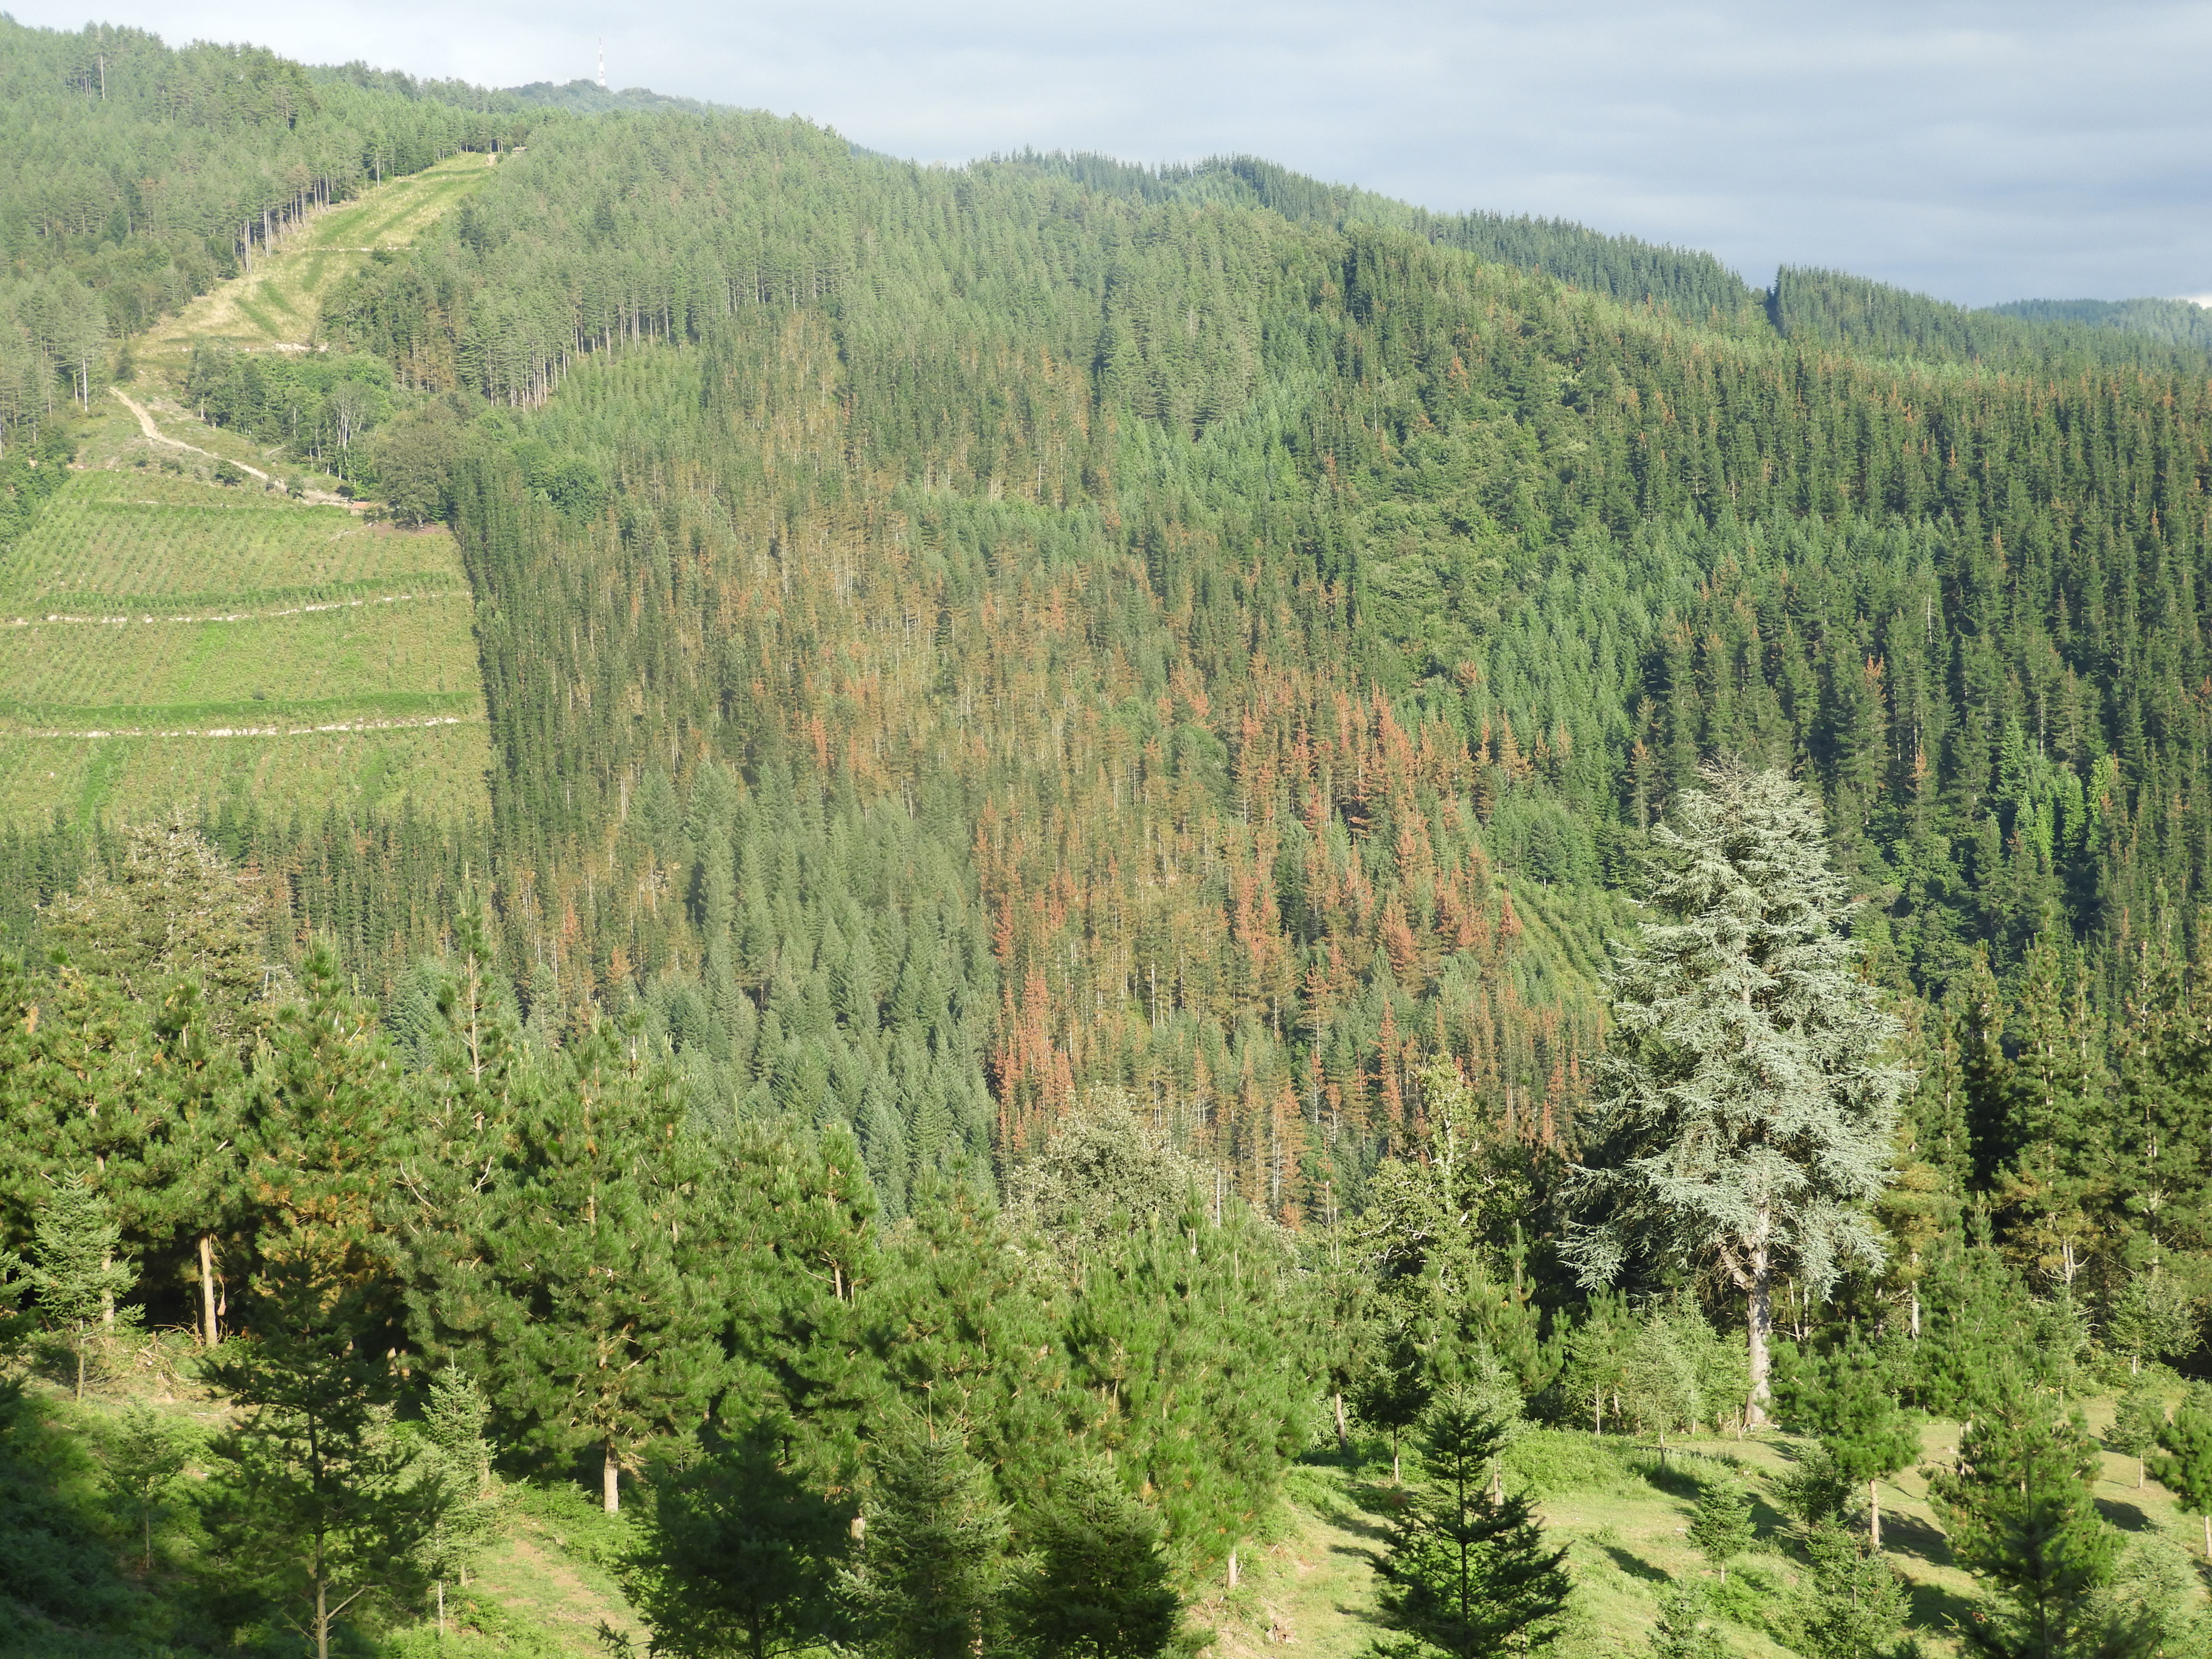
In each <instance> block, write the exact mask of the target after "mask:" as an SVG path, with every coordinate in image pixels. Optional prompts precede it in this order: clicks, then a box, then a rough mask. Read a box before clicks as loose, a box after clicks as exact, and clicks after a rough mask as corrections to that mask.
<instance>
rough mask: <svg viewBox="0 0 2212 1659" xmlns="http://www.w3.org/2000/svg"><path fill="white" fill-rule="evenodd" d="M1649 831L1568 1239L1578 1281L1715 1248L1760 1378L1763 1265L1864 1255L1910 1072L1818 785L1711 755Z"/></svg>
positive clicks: (1812, 1281)
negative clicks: (1869, 966) (1644, 895)
mask: <svg viewBox="0 0 2212 1659" xmlns="http://www.w3.org/2000/svg"><path fill="white" fill-rule="evenodd" d="M1702 776H1703V778H1704V781H1705V787H1704V789H1702V790H1700V791H1695V792H1692V793H1688V794H1686V795H1685V796H1684V797H1683V798H1682V799H1681V800H1680V803H1679V804H1678V805H1677V808H1676V811H1675V816H1674V823H1673V824H1672V825H1671V826H1670V825H1662V826H1658V827H1656V828H1655V829H1653V831H1652V838H1653V840H1654V842H1656V843H1657V845H1658V847H1659V848H1660V851H1661V854H1662V860H1663V862H1662V869H1661V872H1660V874H1659V875H1658V877H1657V878H1656V880H1655V881H1654V883H1653V884H1652V887H1651V890H1650V893H1649V895H1648V902H1649V903H1650V907H1651V908H1652V909H1653V910H1654V911H1656V913H1657V916H1658V917H1659V918H1660V919H1659V920H1656V921H1651V922H1647V923H1646V924H1644V929H1643V937H1642V940H1641V943H1640V944H1639V945H1638V948H1637V949H1635V950H1634V951H1628V952H1626V953H1624V954H1623V955H1622V957H1620V961H1619V962H1618V963H1616V965H1615V967H1614V969H1613V974H1612V980H1611V994H1612V1002H1613V1039H1612V1042H1611V1045H1610V1048H1609V1050H1608V1053H1607V1059H1606V1062H1605V1066H1604V1070H1603V1080H1602V1086H1601V1093H1600V1097H1599V1098H1598V1101H1597V1103H1596V1107H1595V1115H1594V1121H1593V1122H1592V1124H1591V1126H1590V1132H1589V1145H1590V1147H1591V1150H1590V1152H1589V1155H1588V1158H1589V1162H1588V1164H1587V1166H1586V1167H1585V1168H1583V1170H1582V1171H1581V1174H1580V1182H1579V1188H1578V1195H1579V1201H1580V1203H1581V1206H1582V1210H1583V1220H1582V1221H1581V1222H1580V1223H1579V1224H1578V1225H1577V1229H1576V1231H1575V1232H1574V1234H1573V1236H1572V1237H1571V1238H1570V1240H1569V1241H1568V1254H1569V1255H1570V1257H1571V1260H1572V1261H1573V1262H1574V1263H1575V1265H1576V1267H1577V1271H1578V1272H1579V1273H1580V1274H1581V1276H1582V1278H1583V1282H1584V1283H1585V1284H1588V1285H1602V1284H1609V1283H1611V1282H1613V1280H1615V1279H1619V1278H1620V1276H1621V1275H1622V1274H1623V1273H1626V1271H1627V1270H1628V1268H1629V1266H1630V1264H1631V1262H1632V1261H1633V1260H1636V1259H1638V1258H1647V1259H1649V1258H1656V1259H1659V1260H1663V1261H1691V1260H1693V1259H1694V1260H1701V1261H1712V1262H1714V1263H1716V1264H1717V1266H1718V1267H1720V1269H1721V1271H1722V1272H1723V1273H1725V1274H1726V1275H1727V1278H1728V1279H1729V1282H1730V1283H1732V1284H1733V1285H1735V1286H1736V1288H1737V1289H1739V1290H1741V1291H1743V1293H1744V1295H1745V1297H1746V1298H1747V1304H1748V1315H1747V1329H1748V1333H1749V1338H1750V1365H1751V1370H1750V1383H1751V1389H1750V1399H1749V1401H1748V1405H1747V1419H1748V1420H1749V1422H1750V1423H1751V1424H1753V1425H1757V1424H1758V1423H1759V1422H1760V1421H1761V1420H1762V1419H1763V1418H1764V1416H1765V1407H1766V1402H1767V1400H1768V1397H1769V1389H1768V1383H1767V1371H1768V1365H1769V1360H1768V1348H1769V1344H1770V1341H1771V1335H1772V1332H1773V1325H1774V1319H1773V1294H1774V1287H1775V1284H1776V1282H1777V1280H1778V1279H1779V1278H1780V1277H1781V1276H1782V1275H1783V1274H1784V1273H1785V1272H1794V1273H1796V1275H1797V1276H1798V1277H1799V1278H1800V1279H1802V1280H1803V1281H1804V1283H1805V1284H1806V1285H1807V1286H1808V1288H1809V1289H1811V1290H1812V1291H1814V1292H1816V1293H1817V1292H1820V1291H1825V1290H1826V1286H1827V1285H1829V1284H1830V1283H1832V1281H1833V1279H1835V1277H1836V1275H1837V1274H1838V1273H1840V1272H1842V1271H1843V1270H1844V1268H1845V1267H1849V1266H1850V1265H1852V1264H1854V1263H1858V1264H1863V1265H1865V1266H1868V1267H1876V1266H1879V1265H1880V1263H1881V1257H1882V1252H1881V1244H1880V1243H1879V1241H1878V1238H1877V1236H1876V1234H1875V1230H1874V1228H1873V1225H1872V1224H1871V1222H1870V1220H1869V1217H1868V1215H1867V1206H1869V1204H1870V1203H1871V1202H1872V1201H1873V1200H1875V1198H1876V1197H1878V1196H1879V1195H1880V1194H1881V1188H1882V1183H1883V1179H1884V1176H1885V1173H1886V1171H1887V1168H1888V1162H1889V1154H1890V1148H1891V1144H1892V1139H1893V1135H1894V1132H1895V1126H1896V1115H1897V1103H1898V1100H1899V1096H1900V1095H1901V1093H1902V1092H1903V1091H1904V1088H1905V1084H1906V1082H1907V1081H1908V1079H1907V1077H1906V1074H1905V1073H1904V1072H1902V1071H1901V1070H1899V1068H1897V1067H1895V1066H1890V1065H1887V1064H1886V1063H1884V1062H1883V1060H1882V1059H1881V1055H1882V1053H1883V1051H1884V1049H1885V1048H1887V1046H1888V1044H1889V1042H1890V1041H1891V1039H1892V1037H1893V1035H1894V1034H1895V1032H1896V1030H1898V1026H1897V1023H1896V1021H1895V1020H1894V1019H1893V1018H1891V1017H1890V1015H1889V1014H1888V1013H1887V1012H1884V1010H1883V1009H1882V1007H1881V1001H1880V998H1879V996H1878V994H1876V993H1875V990H1874V989H1873V987H1871V986H1869V984H1868V983H1867V982H1866V981H1864V980H1863V979H1862V978H1861V977H1860V976H1859V975H1857V973H1856V972H1855V971H1854V968H1853V962H1854V958H1855V957H1856V955H1857V947H1856V946H1855V945H1854V944H1853V943H1852V941H1851V940H1850V939H1849V938H1847V937H1846V936H1845V935H1844V932H1843V927H1844V922H1845V921H1846V920H1847V919H1848V918H1849V916H1850V913H1851V908H1852V907H1851V905H1850V902H1849V901H1848V899H1847V896H1846V894H1847V889H1846V888H1845V886H1844V882H1843V880H1842V878H1840V877H1838V875H1836V874H1835V872H1832V870H1830V869H1829V868H1828V865H1827V851H1826V840H1825V837H1824V836H1823V834H1822V829H1821V820H1820V809H1819V806H1818V805H1817V804H1816V802H1815V800H1814V798H1813V797H1812V796H1811V795H1810V794H1809V793H1808V792H1807V791H1806V790H1805V789H1803V788H1802V787H1800V786H1799V785H1797V784H1795V783H1792V782H1790V781H1789V780H1788V779H1786V778H1784V777H1782V776H1780V775H1778V774H1775V773H1771V772H1763V773H1762V772H1750V771H1747V770H1745V769H1742V768H1741V767H1737V766H1718V765H1716V766H1709V767H1707V768H1705V770H1704V772H1703V774H1702Z"/></svg>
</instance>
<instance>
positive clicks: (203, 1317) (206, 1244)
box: [200, 1233, 222, 1348]
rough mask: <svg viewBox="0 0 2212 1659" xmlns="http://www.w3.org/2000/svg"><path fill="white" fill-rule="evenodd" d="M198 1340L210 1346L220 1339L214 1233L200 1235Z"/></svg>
mask: <svg viewBox="0 0 2212 1659" xmlns="http://www.w3.org/2000/svg"><path fill="white" fill-rule="evenodd" d="M200 1340H201V1341H202V1342H203V1343H204V1344H205V1345H206V1346H209V1347H210V1348H212V1347H213V1346H215V1345H216V1343H218V1342H220V1341H221V1340H222V1334H221V1333H220V1332H218V1331H217V1330H216V1323H215V1235H214V1234H213V1233H202V1234H201V1235H200Z"/></svg>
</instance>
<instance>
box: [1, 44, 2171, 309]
mask: <svg viewBox="0 0 2212 1659" xmlns="http://www.w3.org/2000/svg"><path fill="white" fill-rule="evenodd" d="M15 15H16V16H17V18H18V19H19V21H23V22H27V23H33V24H38V25H40V26H44V27H62V28H72V29H73V28H76V27H82V24H83V22H84V21H85V11H84V9H82V7H81V6H80V5H79V4H77V3H76V0H66V3H64V0H28V3H25V4H22V5H20V6H19V7H18V8H17V9H16V10H15ZM98 21H108V22H114V23H120V24H126V25H131V26H135V27H144V28H149V29H151V30H153V31H154V32H155V33H160V34H161V35H162V37H163V38H164V39H166V40H169V41H171V42H172V43H173V44H175V43H181V42H183V41H185V40H192V39H209V40H252V41H254V42H256V43H258V44H263V45H266V46H272V47H274V48H275V49H276V50H277V51H279V52H283V53H285V54H286V55H288V56H291V57H295V58H302V59H305V60H307V61H309V62H314V63H340V62H344V61H346V60H348V59H350V58H366V59H368V61H370V62H371V63H374V64H377V65H379V66H380V67H384V68H390V69H398V70H406V71H407V72H409V73H410V74H414V75H417V76H458V77H460V78H464V79H466V80H470V81H472V82H478V83H480V84H484V85H489V86H514V85H520V84H526V83H528V82H532V81H550V82H568V81H570V80H574V79H578V78H582V79H587V80H588V79H591V78H592V77H593V76H594V74H595V72H596V57H595V43H596V42H597V41H598V40H599V39H600V38H601V36H602V35H604V38H605V43H606V58H607V80H608V83H609V84H610V85H611V86H613V87H617V88H619V87H626V86H643V87H650V88H653V90H655V91H658V92H662V93H668V94H677V95H680V96H685V97H690V98H697V99H702V100H709V101H713V102H716V103H723V104H733V105H739V106H751V107H760V108H766V109H770V110H775V111H777V112H794V113H797V114H799V115H803V116H805V117H807V118H811V119H814V120H817V121H821V122H823V123H825V124H826V125H830V126H832V127H835V128H836V130H837V131H839V132H841V133H842V134H843V135H844V136H845V137H848V138H850V139H852V140H853V141H854V142H855V143H860V144H864V145H866V146H867V147H869V148H871V149H880V150H885V151H889V152H891V153H893V154H896V155H907V156H912V157H914V158H915V159H918V160H922V161H945V162H950V163H954V164H957V163H962V162H965V161H970V160H973V159H975V158H976V157H978V156H981V155H987V154H989V153H991V152H994V151H1006V150H1017V149H1022V148H1023V147H1024V146H1030V147H1034V148H1036V149H1042V150H1051V149H1074V150H1095V151H1100V152H1103V153H1106V154H1109V155H1117V156H1121V157H1123V158H1124V159H1127V160H1130V161H1146V162H1158V161H1195V160H1199V159H1202V158H1203V157H1205V156H1207V155H1221V154H1233V153H1244V154H1252V155H1263V156H1266V157H1267V159H1269V160H1271V161H1278V162H1279V163H1281V164H1282V165H1284V166H1285V167H1292V168H1295V169H1297V171H1300V172H1303V173H1310V174H1313V175H1315V176H1316V177H1320V178H1322V179H1329V180H1332V181H1335V182H1340V183H1346V184H1355V185H1360V186H1362V187H1364V188H1366V189H1370V190H1375V191H1381V192H1383V193H1384V194H1386V195H1389V196H1394V197H1401V198H1402V199H1405V200H1407V201H1411V202H1414V203H1417V204H1420V205H1422V206H1425V207H1429V208H1432V209H1436V210H1443V211H1458V210H1466V209H1487V210H1496V211H1501V212H1505V213H1528V214H1534V215H1536V216H1542V217H1547V218H1562V219H1571V220H1577V221H1579V222H1583V223H1584V224H1587V225H1589V226H1591V227H1593V228H1596V229H1600V230H1604V231H1610V232H1618V233H1622V234H1631V235H1635V236H1639V237H1644V238H1646V239H1649V240H1653V241H1659V242H1670V243H1674V244H1677V245H1679V246H1686V247H1695V248H1703V249H1707V250H1710V251H1711V252H1713V253H1715V254H1717V256H1719V257H1720V258H1722V259H1723V260H1725V261H1727V262H1728V263H1729V264H1731V265H1733V266H1735V268H1736V269H1737V270H1740V271H1741V272H1742V273H1743V274H1744V276H1746V277H1747V278H1748V279H1749V280H1751V281H1752V282H1754V283H1765V282H1766V281H1768V280H1770V278H1771V273H1772V271H1773V270H1774V268H1775V266H1776V265H1778V264H1800V265H1817V266H1826V267H1832V268H1836V269H1841V270H1850V271H1853V272H1856V273H1857V274H1860V275H1863V276H1870V277H1874V278H1876V279H1878V280H1881V281H1883V282H1888V283H1899V284H1900V285H1902V286H1905V287H1907V288H1911V289H1918V290H1920V291H1923V292H1926V293H1929V294H1934V295H1938V296H1940V297H1942V298H1945V299H1948V300H1954V301H1959V302H1960V303H1964V304H1969V305H1990V304H1996V303H2001V302H2002V301H2008V300H2016V299H2027V298H2037V299H2059V300H2063V299H2078V298H2098V299H2107V300H2118V299H2126V298H2132V297H2136V296H2140V295H2172V296H2175V297H2187V298H2192V299H2195V300H2196V301H2197V302H2198V303H2200V304H2204V303H2207V302H2212V217H2208V216H2207V215H2206V214H2205V213H2204V212H2203V208H2204V207H2205V206H2206V205H2207V201H2208V197H2212V189H2209V188H2208V177H2207V174H2208V167H2212V162H2209V161H2207V159H2206V158H2207V157H2208V156H2212V111H2208V110H2207V109H2206V108H2205V107H2204V100H2203V99H2202V98H2201V97H2200V96H2198V95H2197V92H2196V86H2197V83H2198V82H2200V81H2201V79H2202V76H2203V67H2204V66H2205V64H2206V63H2207V62H2208V59H2212V4H2205V3H2191V4H2136V3H2120V4H2115V5H2108V6H2105V7H2100V8H2097V9H2093V10H2087V9H2079V8H2069V7H2061V6H2057V5H2055V4H2048V3H2043V4H2033V3H2032V4H2026V5H2004V6H1999V5H1996V4H1989V3H1981V0H1975V3H1936V4H1932V5H1930V4H1914V5H1910V6H1908V5H1905V4H1903V3H1898V0H1875V3H1872V4H1869V5H1863V6H1861V7H1857V8H1854V9H1851V11H1850V13H1849V14H1848V15H1841V14H1837V15H1795V14H1791V15H1784V14H1780V13H1777V12H1775V11H1773V10H1772V9H1767V8H1754V7H1753V6H1751V5H1749V4H1747V3H1741V0H1713V3H1705V4H1692V3H1679V0H1662V3H1658V4H1652V5H1644V6H1632V5H1629V4H1626V3H1623V0H1590V3H1583V4H1575V5H1551V6H1544V7H1538V8H1529V7H1527V6H1525V5H1522V6H1514V7H1507V6H1504V5H1500V4H1496V3H1489V0H1485V3H1480V4H1475V5H1471V6H1450V5H1445V4H1441V3H1437V0H1385V3H1382V4H1379V5H1370V6H1364V7H1360V8H1357V9H1355V8H1352V7H1349V6H1345V5H1342V4H1323V3H1308V4H1292V5H1291V6H1288V7H1278V8H1273V9H1268V10H1266V11H1264V12H1263V11H1261V9H1258V8H1256V7H1253V6H1250V5H1249V4H1239V3H1236V0H1210V3H1204V4H1187V5H1181V6H1175V7H1170V6H1167V5H1164V4H1160V3H1157V0H1146V3H1143V4H1139V5H1138V6H1136V7H1134V8H1130V9H1122V10H1121V11H1120V12H1117V13H1115V14H1114V15H1111V16H1106V15H1101V14H1097V13H1095V12H1091V11H1078V10H1076V9H1072V8H1071V9H1057V10H1055V9H1028V8H1021V7H1016V6H1013V5H1011V4H1008V3H1005V0H982V3H971V4H966V5H958V6H950V5H945V4H942V3H937V4H929V3H924V4H921V5H919V6H915V5H908V6H891V5H889V4H886V3H884V0H835V3H832V4H829V5H827V6H823V7H817V8H813V9H809V10H808V11H807V12H806V13H805V15H800V16H782V15H779V16H769V15H752V16H744V15H732V14H728V13H725V12H722V11H720V10H717V9H712V8H708V7H703V6H694V5H690V4H684V3H669V4H664V5H661V6H659V7H653V8H641V9H631V10H629V11H626V12H623V13H621V14H617V15H601V14H599V12H597V11H595V10H594V9H592V8H589V7H586V6H582V5H578V4H575V3H574V0H550V3H548V4H544V5H533V6H531V7H528V8H525V7H522V6H520V5H519V4H516V3H514V0H490V3H487V4H484V5H481V6H478V7H475V8H471V9H469V10H468V11H466V12H465V13H457V12H455V11H453V10H452V9H447V8H439V9H432V8H431V7H429V6H427V5H424V4H422V3H420V0H398V3H391V4H383V5H379V6H375V7H371V6H368V5H365V4H362V3H361V0H342V3H338V4H334V5H329V6H324V7H318V8H314V9H300V8H291V7H280V6H276V5H274V4H270V3H268V0H236V3H213V0H185V3H180V4H163V5H156V4H153V3H149V0H118V3H116V4H113V5H111V6H109V7H106V8H103V9H101V10H100V13H99V18H98Z"/></svg>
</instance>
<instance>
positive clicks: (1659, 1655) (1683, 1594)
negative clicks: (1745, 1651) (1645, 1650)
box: [1651, 1583, 1729, 1659]
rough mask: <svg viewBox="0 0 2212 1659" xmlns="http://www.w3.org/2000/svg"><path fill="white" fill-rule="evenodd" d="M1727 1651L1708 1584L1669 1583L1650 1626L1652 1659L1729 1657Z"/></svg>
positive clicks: (1718, 1658)
mask: <svg viewBox="0 0 2212 1659" xmlns="http://www.w3.org/2000/svg"><path fill="white" fill-rule="evenodd" d="M1728 1651H1729V1645H1728V1640H1727V1638H1725V1637H1723V1635H1722V1634H1721V1632H1720V1626H1719V1625H1718V1624H1717V1623H1716V1622H1715V1621H1714V1619H1713V1613H1712V1601H1711V1597H1710V1596H1709V1595H1707V1594H1706V1592H1705V1586H1703V1585H1702V1584H1692V1583H1676V1584H1673V1585H1670V1586H1669V1587H1668V1589H1667V1590H1666V1591H1665V1593H1664V1594H1662V1595H1661V1596H1660V1598H1659V1617H1658V1620H1657V1621H1656V1623H1655V1624H1654V1625H1653V1626H1652V1627H1651V1659H1727V1656H1728Z"/></svg>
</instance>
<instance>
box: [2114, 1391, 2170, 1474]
mask: <svg viewBox="0 0 2212 1659" xmlns="http://www.w3.org/2000/svg"><path fill="white" fill-rule="evenodd" d="M2165 1431H2166V1391H2165V1390H2164V1389H2161V1388H2160V1386H2159V1385H2158V1383H2157V1381H2156V1379H2155V1378H2154V1376H2146V1375H2145V1374H2144V1373H2142V1372H2141V1371H2138V1372H2136V1375H2135V1377H2134V1378H2133V1380H2132V1381H2130V1383H2129V1384H2128V1389H2127V1392H2126V1393H2124V1394H2123V1395H2121V1396H2120V1397H2119V1401H2118V1403H2117V1404H2116V1405H2115V1406H2114V1407H2112V1428H2111V1429H2110V1431H2107V1432H2106V1436H2105V1443H2106V1445H2108V1446H2110V1447H2111V1448H2112V1449H2113V1450H2114V1451H2116V1452H2119V1453H2122V1454H2123V1455H2126V1456H2129V1457H2132V1458H2134V1459H2135V1460H2136V1488H2137V1489H2138V1490H2140V1489H2141V1488H2142V1483H2143V1474H2144V1461H2145V1460H2146V1459H2147V1458H2148V1456H2149V1455H2150V1454H2151V1452H2152V1451H2153V1450H2154V1449H2156V1448H2157V1445H2158V1437H2159V1436H2160V1435H2161V1434H2163V1433H2164V1432H2165Z"/></svg>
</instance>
